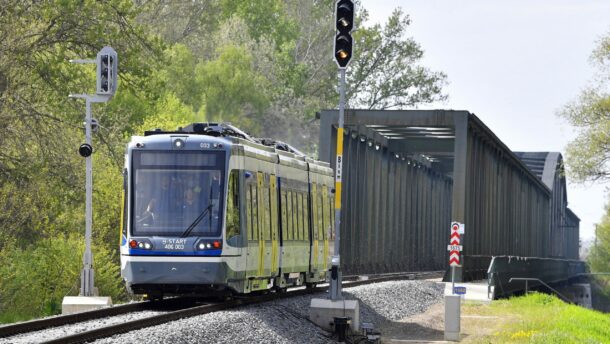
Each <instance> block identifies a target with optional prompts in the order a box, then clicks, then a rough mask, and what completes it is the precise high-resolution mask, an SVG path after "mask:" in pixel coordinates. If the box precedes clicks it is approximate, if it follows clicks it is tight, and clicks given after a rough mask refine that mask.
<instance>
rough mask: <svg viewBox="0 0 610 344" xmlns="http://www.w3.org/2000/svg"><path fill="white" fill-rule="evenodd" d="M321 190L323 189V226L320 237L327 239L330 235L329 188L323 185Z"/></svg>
mask: <svg viewBox="0 0 610 344" xmlns="http://www.w3.org/2000/svg"><path fill="white" fill-rule="evenodd" d="M320 190H321V191H322V213H323V214H324V216H323V217H322V227H320V239H326V238H327V237H328V230H329V226H330V222H329V219H330V209H329V208H328V188H327V187H326V185H323V186H322V187H321V188H320Z"/></svg>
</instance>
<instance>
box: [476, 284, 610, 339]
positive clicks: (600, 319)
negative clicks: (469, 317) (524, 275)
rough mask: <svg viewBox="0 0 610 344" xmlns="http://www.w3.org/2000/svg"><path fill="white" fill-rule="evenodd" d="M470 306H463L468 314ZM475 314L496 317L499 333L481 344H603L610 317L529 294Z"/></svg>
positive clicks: (496, 302) (494, 303)
mask: <svg viewBox="0 0 610 344" xmlns="http://www.w3.org/2000/svg"><path fill="white" fill-rule="evenodd" d="M473 309H474V307H473V306H466V309H465V312H466V313H470V312H472V310H473ZM476 313H477V314H481V313H484V314H486V315H491V316H497V317H499V319H497V320H495V321H494V323H495V324H499V325H500V329H499V331H496V332H495V333H493V334H492V335H490V336H486V337H485V338H483V339H482V340H481V341H480V342H483V343H541V344H542V343H566V344H567V343H607V342H608V340H609V339H610V338H609V337H608V329H609V328H610V315H608V314H603V313H600V312H597V311H592V310H589V309H586V308H582V307H579V306H575V305H570V304H566V303H564V302H563V301H561V300H559V299H558V298H557V297H555V296H552V295H548V294H541V293H531V294H528V295H527V296H521V297H515V298H511V299H509V300H500V301H494V302H493V303H492V304H491V306H486V307H484V308H483V309H481V308H480V307H479V309H476Z"/></svg>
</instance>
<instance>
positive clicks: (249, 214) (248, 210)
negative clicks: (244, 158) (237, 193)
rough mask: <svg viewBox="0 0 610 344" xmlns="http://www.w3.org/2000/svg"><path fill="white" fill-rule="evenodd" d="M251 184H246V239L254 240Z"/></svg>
mask: <svg viewBox="0 0 610 344" xmlns="http://www.w3.org/2000/svg"><path fill="white" fill-rule="evenodd" d="M251 189H252V184H246V227H247V229H246V231H247V232H248V237H249V238H248V239H249V240H253V239H254V229H253V228H252V190H251Z"/></svg>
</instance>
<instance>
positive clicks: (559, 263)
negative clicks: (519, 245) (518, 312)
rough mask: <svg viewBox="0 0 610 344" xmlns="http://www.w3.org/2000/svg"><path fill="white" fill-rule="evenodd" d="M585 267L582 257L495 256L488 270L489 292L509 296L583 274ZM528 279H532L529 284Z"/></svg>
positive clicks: (495, 296)
mask: <svg viewBox="0 0 610 344" xmlns="http://www.w3.org/2000/svg"><path fill="white" fill-rule="evenodd" d="M585 270H586V267H585V263H584V262H583V261H579V260H572V259H553V258H537V257H514V256H496V257H493V258H492V260H491V263H490V265H489V269H488V270H487V279H488V293H489V294H493V295H490V296H492V297H494V298H498V297H508V296H510V295H512V294H515V293H519V292H522V291H524V290H525V289H526V288H528V289H529V288H535V287H538V286H541V285H543V284H545V285H549V286H550V285H553V284H561V283H567V282H569V281H570V280H574V279H578V278H580V276H581V275H582V274H584V273H585ZM511 279H515V280H517V279H518V280H520V281H523V282H525V283H528V285H527V286H526V285H525V283H511ZM525 279H528V281H531V282H533V283H531V284H530V283H529V282H528V281H525ZM533 279H535V280H537V281H534V280H533ZM538 281H540V282H542V283H540V282H538ZM492 289H493V292H492Z"/></svg>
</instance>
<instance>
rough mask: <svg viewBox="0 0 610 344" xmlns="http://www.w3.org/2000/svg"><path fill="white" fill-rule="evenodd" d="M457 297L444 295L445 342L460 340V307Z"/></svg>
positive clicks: (459, 300) (459, 299) (458, 297)
mask: <svg viewBox="0 0 610 344" xmlns="http://www.w3.org/2000/svg"><path fill="white" fill-rule="evenodd" d="M461 301H462V300H461V298H460V296H459V295H445V340H452V341H459V340H460V306H461Z"/></svg>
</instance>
